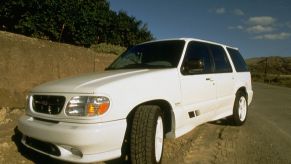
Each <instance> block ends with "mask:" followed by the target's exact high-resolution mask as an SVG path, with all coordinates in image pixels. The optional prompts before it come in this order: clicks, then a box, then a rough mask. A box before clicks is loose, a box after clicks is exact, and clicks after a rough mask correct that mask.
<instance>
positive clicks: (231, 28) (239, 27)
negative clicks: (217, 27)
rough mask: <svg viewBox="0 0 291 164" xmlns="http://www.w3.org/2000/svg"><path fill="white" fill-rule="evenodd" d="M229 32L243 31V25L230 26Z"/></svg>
mask: <svg viewBox="0 0 291 164" xmlns="http://www.w3.org/2000/svg"><path fill="white" fill-rule="evenodd" d="M227 28H228V29H229V30H243V29H244V27H243V26H242V25H237V26H228V27H227Z"/></svg>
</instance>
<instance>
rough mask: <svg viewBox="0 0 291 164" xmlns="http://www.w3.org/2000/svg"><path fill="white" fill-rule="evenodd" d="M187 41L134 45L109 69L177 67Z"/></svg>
mask: <svg viewBox="0 0 291 164" xmlns="http://www.w3.org/2000/svg"><path fill="white" fill-rule="evenodd" d="M184 44H185V41H182V40H173V41H159V42H152V43H145V44H140V45H137V46H134V47H132V48H131V49H129V50H127V51H126V52H124V53H123V54H122V55H120V57H118V58H117V59H116V60H115V61H114V62H113V63H112V64H111V65H110V66H109V67H108V68H107V70H112V69H144V68H150V69H155V68H175V67H177V66H178V63H179V60H180V58H181V55H182V51H183V48H184Z"/></svg>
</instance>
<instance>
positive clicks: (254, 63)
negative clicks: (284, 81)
mask: <svg viewBox="0 0 291 164" xmlns="http://www.w3.org/2000/svg"><path fill="white" fill-rule="evenodd" d="M246 62H247V64H248V65H249V68H250V70H251V72H252V73H264V72H265V69H267V73H269V74H276V75H277V74H278V75H291V57H279V56H272V57H267V58H266V57H260V58H251V59H247V60H246Z"/></svg>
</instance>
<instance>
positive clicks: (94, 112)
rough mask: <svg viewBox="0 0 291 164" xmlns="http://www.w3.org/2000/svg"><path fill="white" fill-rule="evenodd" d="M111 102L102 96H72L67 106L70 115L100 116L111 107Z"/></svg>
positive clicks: (67, 112)
mask: <svg viewBox="0 0 291 164" xmlns="http://www.w3.org/2000/svg"><path fill="white" fill-rule="evenodd" d="M109 105H110V102H109V99H108V98H107V97H102V96H96V97H92V96H75V97H73V98H71V100H70V101H69V103H68V105H67V107H66V114H67V115H68V116H99V115H102V114H104V113H105V112H106V111H107V110H108V108H109Z"/></svg>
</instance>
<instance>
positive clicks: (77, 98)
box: [18, 38, 253, 163]
mask: <svg viewBox="0 0 291 164" xmlns="http://www.w3.org/2000/svg"><path fill="white" fill-rule="evenodd" d="M252 97H253V91H252V85H251V77H250V72H249V71H248V69H247V66H246V64H245V62H244V60H243V58H242V56H241V55H240V53H239V51H238V49H237V48H233V47H229V46H226V45H222V44H218V43H213V42H209V41H203V40H198V39H188V38H187V39H185V38H181V39H169V40H160V41H151V42H146V43H142V44H139V45H136V46H134V47H132V48H130V49H128V50H127V51H126V52H125V53H123V54H122V55H121V56H120V57H119V58H117V59H116V60H115V61H114V62H113V63H112V64H111V65H110V66H109V67H108V68H107V69H106V71H105V72H103V73H99V74H97V73H90V74H85V75H82V76H77V77H71V78H67V79H63V80H58V81H53V82H48V83H46V84H43V85H40V86H38V87H36V88H34V89H32V90H31V92H30V93H29V95H28V99H27V108H26V114H25V115H24V116H22V117H21V118H20V120H19V124H18V128H19V130H20V131H21V132H22V133H23V138H22V143H23V144H24V145H25V146H27V147H29V148H31V149H34V150H35V151H38V152H40V153H43V154H46V155H49V156H51V157H53V158H57V159H60V160H65V161H72V162H78V163H84V162H95V161H104V160H109V159H114V158H118V157H120V156H121V155H122V154H127V155H128V156H129V159H130V160H131V162H133V163H160V162H161V159H162V154H163V142H164V138H177V137H179V136H181V135H183V134H185V133H187V132H189V131H191V130H192V129H193V128H194V127H196V126H198V125H200V124H202V123H205V122H208V121H212V120H217V119H221V118H225V117H228V118H229V119H231V120H232V121H233V123H234V124H235V125H242V124H243V123H244V122H245V120H246V116H247V111H248V105H249V104H250V103H251V101H252ZM123 150H125V151H124V152H123Z"/></svg>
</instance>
